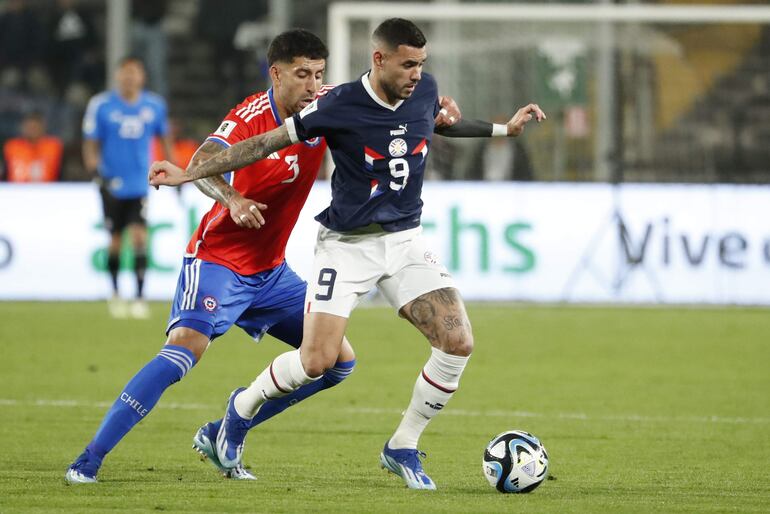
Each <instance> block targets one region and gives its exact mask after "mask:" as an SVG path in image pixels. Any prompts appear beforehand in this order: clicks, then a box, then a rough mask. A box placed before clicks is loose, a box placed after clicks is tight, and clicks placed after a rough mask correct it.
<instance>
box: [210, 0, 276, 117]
mask: <svg viewBox="0 0 770 514" xmlns="http://www.w3.org/2000/svg"><path fill="white" fill-rule="evenodd" d="M267 13H268V9H267V1H266V0H228V1H227V8H226V9H224V8H223V5H222V2H221V1H220V0H201V2H200V10H199V12H198V34H199V35H200V36H201V38H203V39H204V40H205V41H206V42H208V43H209V44H210V45H211V46H212V48H213V50H214V62H215V66H216V67H215V72H216V74H217V76H218V77H219V78H220V80H221V83H222V84H224V87H225V88H226V89H225V91H224V92H225V93H226V94H227V96H228V97H229V98H231V101H232V102H236V101H238V100H240V99H241V98H243V97H244V96H248V95H249V94H251V92H252V91H254V89H255V87H258V85H256V84H250V83H249V82H248V80H247V79H246V76H247V75H246V67H247V66H257V57H256V54H255V52H254V51H253V50H251V51H246V50H243V49H242V48H240V47H241V45H236V44H235V38H236V35H237V34H238V32H239V29H240V28H241V26H242V24H244V23H247V24H248V23H252V22H254V21H255V20H259V19H263V18H265V17H266V16H267ZM241 32H243V30H241Z"/></svg>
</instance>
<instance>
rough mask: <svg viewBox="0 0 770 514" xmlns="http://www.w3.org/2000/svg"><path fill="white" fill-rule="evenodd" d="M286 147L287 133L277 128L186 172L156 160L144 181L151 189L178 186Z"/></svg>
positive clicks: (216, 173)
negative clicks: (152, 187) (148, 183)
mask: <svg viewBox="0 0 770 514" xmlns="http://www.w3.org/2000/svg"><path fill="white" fill-rule="evenodd" d="M290 144H291V139H290V138H289V131H288V130H287V129H286V125H281V126H280V127H278V128H275V129H273V130H271V131H270V132H265V133H264V134H259V135H257V136H253V137H250V138H249V139H244V140H243V141H241V142H239V143H236V144H234V145H233V146H231V147H230V148H227V149H226V150H223V151H221V152H219V153H217V154H214V155H213V156H212V157H211V158H210V159H208V160H206V161H204V162H202V163H201V164H199V165H198V166H191V167H189V168H188V169H187V171H186V172H185V170H183V169H181V168H180V167H178V166H174V165H173V164H171V163H170V162H167V161H156V162H154V163H152V166H150V173H149V177H148V180H149V182H150V185H152V186H155V187H158V186H178V185H179V184H184V183H185V182H192V181H193V180H198V179H201V178H205V177H212V176H214V175H221V174H223V173H227V172H228V171H230V170H237V169H240V168H243V167H244V166H248V165H249V164H251V163H253V162H256V161H258V160H260V159H264V158H265V157H267V156H268V155H270V154H271V153H273V152H275V151H278V150H280V149H282V148H286V147H287V146H289V145H290Z"/></svg>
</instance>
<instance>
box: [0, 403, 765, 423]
mask: <svg viewBox="0 0 770 514" xmlns="http://www.w3.org/2000/svg"><path fill="white" fill-rule="evenodd" d="M112 403H113V402H89V401H82V400H43V399H40V400H33V401H23V400H14V399H8V398H0V407H2V406H11V407H13V406H16V407H86V408H98V409H106V408H108V407H110V406H111V405H112ZM160 407H161V408H162V409H177V410H221V406H216V405H208V404H205V403H163V404H161V406H160ZM332 410H333V411H336V412H344V413H347V414H364V415H368V414H389V415H390V414H399V415H400V414H401V413H402V410H401V409H382V408H375V407H355V408H353V407H351V408H343V409H332ZM444 415H445V416H460V417H471V416H473V417H480V416H483V417H496V418H546V419H549V418H550V419H574V420H579V421H636V422H642V423H661V422H676V421H681V422H690V423H725V424H732V425H747V424H770V418H761V417H760V418H750V417H731V416H643V415H640V414H597V415H590V414H584V413H580V412H557V413H544V412H527V411H515V410H511V411H503V410H489V411H473V410H464V409H449V410H446V411H444Z"/></svg>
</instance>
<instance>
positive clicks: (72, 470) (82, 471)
mask: <svg viewBox="0 0 770 514" xmlns="http://www.w3.org/2000/svg"><path fill="white" fill-rule="evenodd" d="M101 465H102V459H99V458H98V457H96V456H95V455H93V454H92V453H91V450H89V449H88V448H86V449H85V451H84V452H83V453H81V454H80V456H79V457H78V458H77V459H75V462H73V463H72V464H71V465H70V467H69V468H68V469H67V473H65V474H64V481H65V482H66V483H68V484H71V485H72V484H94V483H96V482H97V480H96V473H97V472H98V471H99V466H101Z"/></svg>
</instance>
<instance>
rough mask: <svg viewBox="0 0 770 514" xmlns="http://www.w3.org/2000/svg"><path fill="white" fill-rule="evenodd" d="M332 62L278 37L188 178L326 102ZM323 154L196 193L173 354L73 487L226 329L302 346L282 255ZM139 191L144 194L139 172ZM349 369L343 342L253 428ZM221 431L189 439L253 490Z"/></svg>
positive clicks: (153, 370) (298, 153)
mask: <svg viewBox="0 0 770 514" xmlns="http://www.w3.org/2000/svg"><path fill="white" fill-rule="evenodd" d="M327 56H328V51H327V49H326V45H325V44H324V43H323V42H322V41H321V40H320V39H319V38H318V37H317V36H315V35H313V34H311V33H310V32H308V31H305V30H290V31H287V32H284V33H282V34H280V35H278V36H276V38H275V39H274V40H273V42H272V43H271V45H270V48H269V49H268V62H269V64H270V77H271V79H272V83H273V87H272V88H271V89H269V90H268V91H264V92H258V93H255V94H254V95H251V96H249V97H248V98H246V99H245V100H244V101H243V102H242V103H241V104H239V105H238V106H236V107H235V108H234V109H232V110H231V111H230V113H229V114H228V115H227V116H226V117H225V119H224V120H223V121H222V122H221V124H220V125H219V126H218V128H217V129H216V130H215V131H214V132H213V133H211V134H210V135H209V137H208V138H207V139H206V141H205V142H204V143H203V144H202V145H201V146H200V148H199V149H198V151H197V152H196V154H195V156H194V158H193V161H192V163H191V167H195V166H196V165H197V164H199V163H201V162H203V161H205V160H207V159H209V158H210V157H211V156H212V155H214V154H216V153H217V152H221V151H223V150H225V149H226V148H228V147H229V146H231V145H233V144H236V143H238V142H239V141H242V140H244V139H247V138H249V137H251V136H253V135H254V134H261V133H263V132H267V131H270V130H272V129H274V128H276V127H279V126H281V125H282V124H283V120H285V119H288V118H289V117H290V116H291V115H292V114H294V113H296V112H299V111H300V110H301V109H303V108H304V107H306V106H307V105H308V104H310V103H311V102H312V101H313V100H314V99H315V98H316V97H320V96H323V95H324V94H326V92H327V91H328V90H329V89H331V88H330V87H329V86H322V80H323V74H324V70H325V66H326V57H327ZM444 104H445V105H446V108H447V112H445V113H444V114H442V115H440V116H439V117H438V118H437V121H438V122H445V123H448V124H451V123H452V122H453V120H452V119H450V117H453V116H454V117H455V118H459V117H460V113H459V111H458V110H457V109H456V105H455V104H454V102H453V101H452V100H451V99H449V98H447V99H446V100H445V102H444ZM325 151H326V142H325V140H324V139H323V138H316V139H315V140H309V141H306V142H301V143H297V144H295V145H291V146H289V147H287V148H285V149H283V150H281V151H278V152H276V153H275V154H273V155H272V156H271V158H270V159H265V160H263V161H259V162H256V163H254V164H252V165H249V166H246V167H244V168H243V169H239V168H232V169H235V170H237V171H236V172H235V173H233V174H232V175H231V182H230V183H228V182H226V181H225V180H224V179H223V178H222V177H220V176H216V177H210V178H207V179H203V180H200V181H196V183H195V185H196V186H197V187H198V188H199V189H200V190H201V191H202V192H204V193H205V194H206V195H208V196H209V197H211V198H212V199H214V200H216V202H217V203H215V204H214V205H213V206H212V208H211V209H210V210H209V212H207V213H206V214H205V215H204V216H203V219H202V220H201V223H200V225H199V226H198V229H197V230H196V231H195V232H194V234H193V235H192V237H191V239H190V242H189V243H188V245H187V249H186V251H185V258H184V262H183V267H182V271H181V272H180V276H179V283H178V287H177V290H176V294H175V297H174V302H173V304H172V309H171V314H170V316H169V322H168V326H167V328H166V334H167V336H168V339H167V341H166V344H165V346H164V347H163V348H162V349H161V351H160V353H159V354H158V355H157V356H156V357H155V358H153V359H152V360H150V362H148V363H147V364H146V365H145V366H144V367H143V368H142V369H141V370H140V371H139V372H138V373H137V374H136V375H135V376H134V377H133V378H132V379H131V380H130V381H129V383H128V384H127V385H126V386H125V388H124V389H123V390H122V392H121V393H120V395H119V397H118V399H117V400H116V401H115V403H114V405H113V406H112V407H111V408H110V410H109V411H108V412H107V414H106V416H105V417H104V420H103V422H102V424H101V426H100V427H99V429H98V430H97V432H96V435H95V436H94V438H93V439H92V440H91V442H90V443H89V444H88V445H87V447H86V449H85V451H84V452H83V453H82V454H81V455H80V456H79V457H78V458H77V459H76V460H75V462H74V463H73V464H72V465H71V466H70V468H69V469H68V470H67V472H66V475H65V478H66V480H67V482H69V483H93V482H96V475H97V472H98V471H99V469H100V467H101V464H102V461H103V459H104V458H105V456H106V455H107V454H108V452H110V451H111V450H112V449H113V448H114V447H115V446H116V445H117V444H118V442H119V441H120V440H121V439H122V438H123V437H124V436H125V435H126V434H127V433H128V432H129V431H130V430H131V429H132V428H133V427H134V425H136V423H138V422H139V421H141V420H142V419H144V417H145V416H147V415H148V414H149V412H150V410H151V409H152V408H153V407H154V405H155V404H156V403H157V401H158V400H159V399H160V397H161V395H162V394H163V392H164V391H165V389H166V388H167V387H169V386H170V385H171V384H173V383H175V382H177V381H179V380H181V379H182V378H183V377H184V376H185V375H186V374H187V372H189V371H190V369H191V368H192V367H193V366H194V365H195V364H196V363H197V362H198V361H199V360H200V359H201V357H202V355H203V353H204V352H205V350H206V348H207V347H208V345H209V342H210V341H211V340H213V339H216V338H217V337H219V336H220V335H222V334H224V333H225V332H226V331H227V330H228V329H229V328H230V327H231V326H233V325H237V326H239V327H240V328H242V329H243V330H244V331H245V332H246V333H247V334H249V335H250V336H252V337H253V338H254V339H256V340H259V339H260V338H261V337H262V336H263V335H264V334H265V333H268V334H271V335H273V336H274V337H276V338H278V339H280V340H282V341H284V342H285V343H287V344H289V345H292V346H294V347H295V348H296V347H298V346H299V344H300V342H301V341H302V324H303V314H304V312H303V311H304V308H303V304H304V299H305V291H306V284H305V282H304V281H303V280H302V279H300V278H299V277H298V276H297V275H296V274H295V273H294V271H292V269H291V268H290V267H289V266H288V265H287V263H286V261H285V258H284V253H285V250H286V243H287V240H288V238H289V234H290V233H291V231H292V229H293V228H294V224H295V223H296V221H297V217H298V216H299V213H300V210H301V209H302V206H303V204H304V203H305V199H306V198H307V196H308V194H309V192H310V189H311V188H312V185H313V183H314V181H315V179H316V175H317V173H318V170H319V167H320V165H321V162H322V158H323V155H324V153H325ZM145 171H146V167H145ZM141 186H142V188H144V190H146V189H147V182H146V178H145V176H144V172H143V173H142V183H141ZM255 199H258V200H259V202H257V201H255ZM262 202H266V203H268V204H269V205H270V213H271V214H272V215H273V216H275V222H274V223H270V224H265V223H264V221H265V220H264V218H263V217H262V214H261V210H262V209H264V208H265V204H264V203H262ZM256 229H259V230H256ZM354 365H355V354H354V353H353V349H352V348H351V346H350V344H349V343H348V342H347V341H343V342H342V344H341V345H340V347H339V353H338V356H337V357H336V358H335V364H334V365H333V366H331V367H330V369H328V370H327V371H326V372H325V373H324V375H323V378H322V379H320V380H317V381H314V382H311V383H308V384H307V385H305V386H304V387H300V388H299V389H297V390H296V391H294V392H293V393H292V394H290V395H287V396H284V397H281V398H276V399H275V401H271V402H268V403H267V404H265V405H263V406H262V408H261V409H260V411H259V415H258V416H254V417H253V418H252V419H251V420H250V422H249V424H248V427H247V428H252V427H254V426H257V425H258V424H260V423H262V422H264V421H266V420H267V419H269V418H271V417H272V416H275V415H276V414H278V413H280V412H282V411H283V410H284V409H286V408H287V407H289V406H290V405H294V404H296V403H297V402H300V401H302V400H303V399H305V398H307V397H309V396H311V395H313V394H315V393H318V392H320V391H322V390H324V389H327V388H329V387H332V386H335V385H337V384H339V383H340V382H341V381H342V380H344V379H345V378H346V377H347V376H348V375H349V374H350V373H351V372H352V371H353V367H354ZM220 425H221V420H217V421H213V422H211V423H206V424H205V425H204V426H202V427H201V428H200V430H198V432H197V433H196V434H195V437H194V438H193V444H194V447H195V448H196V449H197V450H198V451H199V452H201V453H202V454H203V455H205V456H206V457H208V458H209V460H210V462H211V463H212V464H214V465H215V466H216V467H217V468H218V469H219V470H220V471H222V472H223V474H225V476H226V477H228V478H233V479H242V480H253V479H254V476H253V475H252V474H251V473H249V472H248V471H246V470H245V469H243V467H242V466H240V465H236V466H228V467H224V466H222V465H221V464H220V462H219V460H218V458H217V455H216V452H215V450H214V442H215V441H216V438H217V435H218V431H219V428H220Z"/></svg>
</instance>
